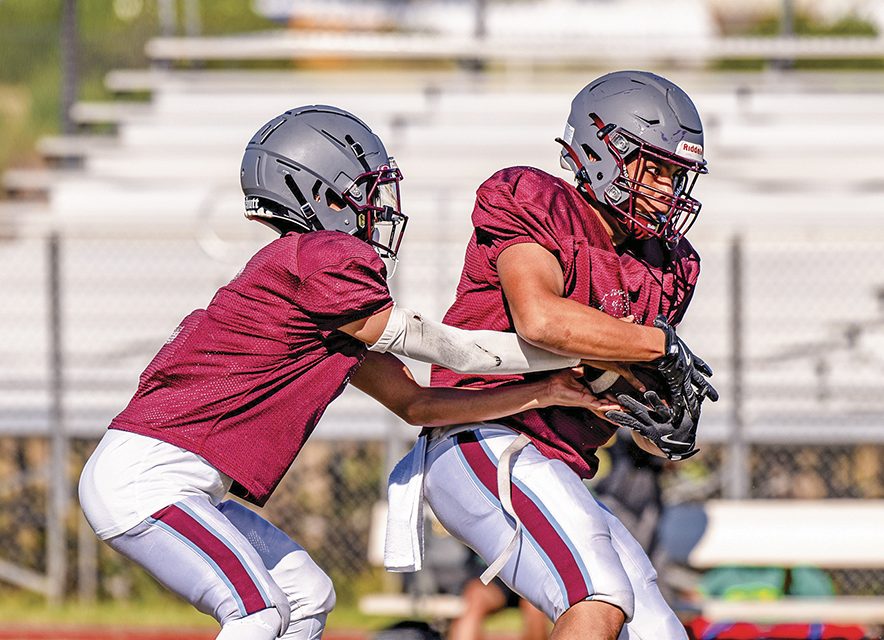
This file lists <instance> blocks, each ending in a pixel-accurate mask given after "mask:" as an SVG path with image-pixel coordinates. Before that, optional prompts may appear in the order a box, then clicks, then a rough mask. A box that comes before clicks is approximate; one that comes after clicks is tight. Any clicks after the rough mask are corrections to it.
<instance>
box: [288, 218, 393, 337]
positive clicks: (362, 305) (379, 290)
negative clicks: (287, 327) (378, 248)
mask: <svg viewBox="0 0 884 640" xmlns="http://www.w3.org/2000/svg"><path fill="white" fill-rule="evenodd" d="M331 233H334V234H335V235H338V236H342V237H338V238H334V239H333V242H332V243H331V244H329V243H328V242H327V239H321V238H320V239H318V241H316V242H312V243H311V244H312V246H310V247H309V254H308V256H307V258H306V259H305V262H306V263H307V265H308V268H307V269H306V271H305V272H304V274H303V276H302V280H301V285H300V287H299V288H298V297H297V304H298V306H300V307H301V309H302V311H303V312H304V313H305V314H306V315H309V316H310V317H311V318H312V319H313V320H314V321H315V322H316V324H317V325H318V326H319V327H320V328H322V329H326V330H330V329H337V328H338V327H340V326H343V325H345V324H347V323H349V322H353V321H354V320H359V319H360V318H365V317H368V316H371V315H374V314H375V313H377V312H379V311H381V310H383V309H385V308H387V307H389V306H390V305H392V304H393V299H392V297H391V296H390V289H389V287H388V286H387V279H386V270H385V268H384V263H383V262H382V261H381V259H380V258H379V257H378V255H377V253H375V251H374V249H372V248H371V247H370V246H369V245H367V244H366V243H364V242H362V241H361V240H357V239H356V238H352V237H350V236H346V235H344V234H341V233H339V232H331Z"/></svg>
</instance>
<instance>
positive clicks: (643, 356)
mask: <svg viewBox="0 0 884 640" xmlns="http://www.w3.org/2000/svg"><path fill="white" fill-rule="evenodd" d="M513 319H514V323H515V326H516V331H517V332H518V333H519V335H520V336H521V337H522V338H524V339H525V340H526V341H528V342H530V343H531V344H533V345H535V346H537V347H540V348H541V349H547V350H550V351H554V352H556V353H560V354H563V355H575V356H578V357H580V358H582V359H586V360H606V361H617V362H649V361H651V360H654V359H656V358H659V357H660V356H662V355H663V351H664V348H665V342H666V337H665V335H664V334H663V332H662V331H660V330H659V329H656V328H654V327H646V326H644V325H639V324H633V323H629V322H623V321H622V320H618V319H617V318H614V317H612V316H609V315H608V314H606V313H604V312H602V311H599V310H598V309H592V308H590V307H586V306H584V305H582V304H579V303H577V302H574V301H573V300H568V299H567V298H557V297H550V298H549V299H547V300H544V301H543V302H539V303H538V304H536V305H532V308H531V309H527V310H523V312H522V313H519V312H518V311H517V310H515V309H514V310H513Z"/></svg>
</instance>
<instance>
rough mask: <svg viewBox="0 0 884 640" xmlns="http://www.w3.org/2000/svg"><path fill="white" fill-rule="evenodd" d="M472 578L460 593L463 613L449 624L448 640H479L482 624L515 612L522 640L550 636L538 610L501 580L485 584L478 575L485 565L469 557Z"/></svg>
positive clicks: (541, 613)
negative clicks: (519, 621)
mask: <svg viewBox="0 0 884 640" xmlns="http://www.w3.org/2000/svg"><path fill="white" fill-rule="evenodd" d="M467 566H468V569H469V570H470V573H471V575H472V576H473V577H471V578H470V579H469V580H467V582H466V584H465V585H464V588H463V591H462V593H461V595H462V597H463V601H464V611H463V613H462V614H461V615H460V616H458V617H457V618H455V619H454V620H453V621H452V622H451V626H450V627H449V628H448V635H447V640H481V638H482V626H483V625H484V623H485V620H486V619H487V618H488V617H489V616H491V615H494V614H495V613H498V612H500V611H503V610H504V609H511V608H518V609H519V612H520V614H521V625H522V626H521V633H520V634H519V638H520V639H521V640H546V639H547V637H548V636H549V624H550V623H549V618H547V617H546V614H545V613H543V611H541V610H540V609H538V608H537V607H535V606H534V605H532V604H531V603H530V602H528V601H527V600H525V599H524V598H521V597H519V594H517V593H515V592H514V591H513V590H512V589H510V588H509V587H508V586H506V584H504V583H503V581H502V580H500V578H494V580H492V581H491V582H489V583H488V584H485V583H483V582H482V580H481V579H480V578H479V575H480V574H481V573H482V572H483V571H484V570H485V567H486V565H485V564H484V563H483V562H482V560H481V558H479V557H478V556H477V555H476V554H474V553H471V554H470V557H469V560H468V562H467Z"/></svg>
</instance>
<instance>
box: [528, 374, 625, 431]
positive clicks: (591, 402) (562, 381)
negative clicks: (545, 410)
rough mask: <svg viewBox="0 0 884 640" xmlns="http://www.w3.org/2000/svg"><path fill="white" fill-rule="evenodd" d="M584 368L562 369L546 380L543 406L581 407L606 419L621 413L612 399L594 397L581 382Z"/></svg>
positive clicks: (618, 406)
mask: <svg viewBox="0 0 884 640" xmlns="http://www.w3.org/2000/svg"><path fill="white" fill-rule="evenodd" d="M582 376H583V367H574V368H573V369H562V370H561V371H557V372H556V373H554V374H552V375H551V376H549V377H548V378H546V384H547V386H546V392H545V396H546V397H545V398H543V399H542V404H543V406H554V405H558V406H562V407H581V408H583V409H589V410H590V411H592V412H593V413H594V414H596V415H597V416H599V417H600V418H603V419H604V418H605V415H606V414H607V413H608V412H609V411H620V410H622V408H623V407H621V406H620V405H619V404H618V403H617V402H615V401H614V400H613V399H611V398H603V397H599V396H596V395H594V394H593V393H591V392H590V391H589V389H587V388H586V386H585V385H583V384H582V383H581V382H580V378H581V377H582Z"/></svg>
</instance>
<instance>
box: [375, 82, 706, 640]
mask: <svg viewBox="0 0 884 640" xmlns="http://www.w3.org/2000/svg"><path fill="white" fill-rule="evenodd" d="M558 141H559V142H560V144H561V147H562V151H561V154H562V162H563V165H564V166H566V167H568V168H569V169H571V171H573V173H574V176H575V178H576V184H573V185H572V184H570V183H569V182H567V181H565V180H562V179H559V178H556V177H553V176H551V175H549V174H547V173H545V172H543V171H540V170H538V169H535V168H532V167H510V168H507V169H503V170H501V171H499V172H497V173H496V174H494V175H493V176H492V177H491V178H489V179H488V180H486V181H485V182H484V183H483V184H482V185H481V186H480V187H479V189H478V192H477V198H476V204H475V208H474V210H473V216H472V219H473V225H474V233H473V236H472V238H471V240H470V242H469V245H468V247H467V250H466V257H465V260H464V269H463V273H462V276H461V280H460V283H459V285H458V289H457V297H456V300H455V302H454V304H453V305H452V307H451V308H450V309H449V311H448V313H447V314H446V316H445V322H446V323H447V324H452V325H455V326H459V327H463V328H471V329H479V328H483V329H494V330H498V331H509V332H515V333H517V334H518V335H519V336H521V337H522V338H524V339H525V340H526V341H528V342H530V343H532V344H534V345H537V346H540V347H543V348H545V349H549V350H551V351H554V352H556V353H561V354H565V355H572V356H576V357H579V358H581V359H584V360H588V361H591V362H594V363H595V366H596V367H597V370H596V372H595V373H594V374H593V377H592V378H591V379H588V380H587V384H589V385H590V386H591V388H592V389H593V391H594V392H595V393H611V394H617V400H618V402H619V403H620V404H621V405H623V407H624V409H623V410H621V411H617V410H612V411H609V412H606V413H604V414H603V415H599V413H598V412H595V413H593V412H587V411H583V410H570V409H558V408H552V409H542V410H537V411H529V412H526V413H522V414H518V415H516V416H512V417H509V418H506V419H501V420H496V421H490V422H487V423H476V424H471V425H461V426H459V427H456V428H453V429H445V430H433V431H432V432H428V433H426V434H425V436H424V437H423V438H422V439H426V440H427V442H425V443H423V444H420V443H419V444H418V445H417V446H416V447H415V448H414V449H413V450H412V453H411V454H409V455H408V456H406V458H405V459H404V461H403V462H402V463H400V464H401V465H402V466H403V467H404V466H406V465H408V464H413V462H414V459H415V457H417V458H420V459H422V460H423V461H424V464H425V468H424V469H423V473H424V474H425V483H424V488H425V494H426V499H427V502H428V503H429V505H430V507H431V508H432V510H433V512H434V513H435V514H436V516H437V517H438V518H439V520H440V522H441V523H442V525H443V526H444V527H445V529H446V530H448V531H449V532H450V533H451V534H452V535H453V536H455V537H456V538H458V539H459V540H461V541H462V542H463V543H464V544H466V545H467V546H469V547H471V548H472V549H474V550H475V551H476V552H477V553H478V554H479V555H480V556H481V557H482V558H483V559H484V560H485V561H486V562H488V563H489V569H488V571H486V572H485V574H483V580H485V581H488V580H490V579H491V578H493V577H494V576H495V575H498V574H499V575H500V577H501V578H502V580H503V581H504V582H505V583H506V584H507V585H508V586H509V587H510V588H511V589H513V591H515V592H516V593H518V594H520V595H521V596H523V597H524V598H526V599H527V600H529V601H530V602H531V603H532V604H533V605H534V606H536V607H537V608H539V609H540V610H542V611H543V612H544V613H545V614H546V615H547V616H549V618H550V619H551V620H553V621H554V622H555V625H554V628H553V631H552V635H551V637H552V638H553V639H554V640H565V639H572V638H573V639H575V640H576V639H578V638H579V639H580V640H590V639H592V640H601V639H605V640H613V639H614V638H618V637H620V638H644V639H649V638H654V639H672V638H685V637H686V634H685V629H684V627H683V626H682V625H681V624H680V623H679V621H678V619H677V618H676V616H675V614H674V613H673V612H672V610H671V609H670V607H669V606H668V604H667V603H666V601H665V600H664V598H663V597H662V595H661V593H660V590H659V588H658V586H657V582H656V573H655V571H654V568H653V566H652V565H651V563H650V561H649V559H648V556H647V554H646V553H645V552H644V550H643V549H642V548H641V545H640V544H639V543H638V542H637V541H636V540H635V538H634V537H633V536H631V535H630V534H629V532H628V531H627V530H626V528H625V527H624V526H623V524H622V523H621V522H620V521H619V520H618V519H617V518H616V517H615V516H614V515H612V514H611V513H610V512H608V511H607V510H605V509H604V508H602V507H601V506H600V505H599V504H598V503H597V501H596V500H595V498H594V497H593V496H592V494H591V493H590V491H589V490H588V489H587V488H586V486H584V484H583V479H588V478H592V477H593V476H594V475H595V472H596V470H597V467H598V459H597V457H596V449H597V448H598V447H600V446H601V445H603V444H604V443H605V442H607V441H608V440H609V439H610V438H611V436H612V435H613V434H614V433H615V431H616V430H617V428H618V426H625V427H627V428H629V429H632V430H633V435H634V436H635V440H636V442H637V443H638V444H639V446H641V447H643V448H644V449H646V450H648V451H650V452H653V453H655V454H656V455H661V456H664V457H668V458H670V459H673V460H679V459H684V458H687V457H689V456H691V455H693V454H695V453H696V451H697V449H696V446H695V440H696V429H697V421H698V420H699V417H700V406H701V403H702V401H703V399H704V397H706V396H708V397H710V398H712V399H713V400H715V399H717V393H716V392H715V390H714V389H713V388H712V387H711V386H710V385H709V384H708V382H707V381H706V377H707V376H708V375H711V370H710V369H709V368H708V367H707V366H706V365H705V363H703V362H702V361H701V360H700V359H699V358H696V357H695V356H694V355H693V354H692V353H691V352H690V350H689V349H688V347H687V345H686V344H685V343H684V342H683V341H682V340H681V339H680V338H679V337H678V336H677V335H676V333H675V329H674V327H675V325H677V324H678V323H679V322H680V321H681V319H682V318H683V316H684V314H685V311H686V310H687V307H688V304H689V302H690V300H691V297H692V295H693V292H694V287H695V284H696V281H697V277H698V275H699V267H700V260H699V256H698V255H697V253H696V251H695V250H694V249H693V247H691V245H690V244H689V243H688V242H687V240H685V239H684V234H685V233H686V232H687V230H688V229H689V227H690V226H691V224H692V223H693V222H694V220H695V219H696V217H697V214H698V213H699V210H700V203H699V202H698V201H697V200H696V199H695V198H693V197H692V196H691V190H692V188H693V185H694V183H695V180H696V178H697V176H698V175H700V174H703V173H706V171H707V169H706V160H705V159H704V157H703V128H702V124H701V121H700V116H699V114H698V113H697V109H696V108H695V106H694V104H693V102H692V101H691V99H690V98H689V97H688V96H687V94H686V93H685V92H684V91H682V90H681V89H680V88H679V87H677V86H676V85H675V84H673V83H672V82H670V81H669V80H666V79H664V78H661V77H659V76H657V75H654V74H651V73H647V72H640V71H620V72H615V73H611V74H608V75H605V76H603V77H601V78H598V79H596V80H594V81H593V82H591V83H590V84H589V85H587V86H586V87H585V88H584V89H582V90H581V91H580V92H579V93H578V94H577V96H576V97H575V98H574V100H573V102H572V105H571V113H570V115H569V117H568V121H567V125H566V127H565V134H564V136H563V139H560V140H558ZM637 365H642V366H643V367H644V368H640V367H638V366H637ZM630 367H632V371H630ZM525 379H526V376H522V375H514V376H508V377H502V378H494V379H491V378H488V377H485V376H474V375H462V374H458V373H456V372H452V371H450V370H446V369H443V368H441V367H434V369H433V376H432V384H434V385H454V386H461V387H476V388H488V387H500V386H501V385H505V384H506V383H509V382H516V381H523V380H525ZM527 379H530V377H528V378H527ZM627 383H631V384H632V385H633V386H635V387H636V388H637V389H638V390H639V391H641V392H643V393H639V392H637V391H635V390H633V389H632V388H631V387H630V385H629V384H627ZM649 387H650V388H649ZM661 396H662V397H663V398H665V401H666V402H665V403H664V401H663V400H662V399H661ZM424 448H425V449H426V455H425V457H423V458H421V456H423V453H422V450H423V449H424ZM394 476H395V472H394ZM394 488H395V487H394V485H393V484H392V478H391V496H392V492H393V489H394ZM389 535H390V533H389V532H388V536H389ZM390 566H392V563H391V565H390Z"/></svg>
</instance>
